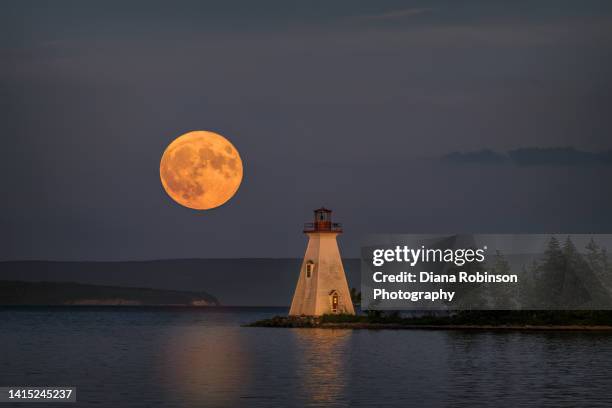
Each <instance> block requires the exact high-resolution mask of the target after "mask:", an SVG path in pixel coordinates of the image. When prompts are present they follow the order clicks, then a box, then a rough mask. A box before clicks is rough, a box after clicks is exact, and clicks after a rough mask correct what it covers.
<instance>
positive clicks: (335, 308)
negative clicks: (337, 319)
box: [332, 291, 338, 313]
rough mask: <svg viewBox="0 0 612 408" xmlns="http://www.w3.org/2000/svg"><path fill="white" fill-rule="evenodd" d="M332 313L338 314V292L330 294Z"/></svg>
mask: <svg viewBox="0 0 612 408" xmlns="http://www.w3.org/2000/svg"><path fill="white" fill-rule="evenodd" d="M332 312H333V313H338V292H336V291H334V293H333V294H332Z"/></svg>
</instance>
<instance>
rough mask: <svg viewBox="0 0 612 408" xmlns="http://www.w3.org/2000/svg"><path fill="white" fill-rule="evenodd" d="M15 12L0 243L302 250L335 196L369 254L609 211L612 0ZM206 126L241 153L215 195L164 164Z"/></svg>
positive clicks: (148, 5) (102, 251) (166, 251)
mask: <svg viewBox="0 0 612 408" xmlns="http://www.w3.org/2000/svg"><path fill="white" fill-rule="evenodd" d="M0 27H2V28H0V30H1V32H2V35H1V36H0V54H1V57H0V89H1V90H2V92H0V102H1V104H2V110H1V111H0V130H1V132H2V156H3V159H2V160H1V161H0V183H1V185H2V200H1V201H0V230H1V231H2V234H1V238H0V260H21V259H53V260H130V259H135V260H141V259H161V258H185V257H188V258H209V257H296V258H297V257H301V256H302V255H303V252H304V248H305V243H306V240H305V238H304V236H303V234H302V232H301V231H302V224H303V223H304V222H309V221H310V219H311V217H312V213H311V210H313V209H315V208H317V207H320V206H321V205H324V206H326V207H329V208H331V209H333V210H334V216H335V221H338V222H342V223H343V224H344V225H345V234H344V235H343V236H342V237H341V238H340V240H339V243H340V246H341V249H342V251H343V254H344V255H345V256H351V257H357V256H358V254H359V243H360V239H361V238H362V237H363V236H364V235H365V234H369V233H387V232H397V233H462V232H475V233H528V232H530V233H552V232H554V233H611V232H612V188H611V186H612V157H611V156H610V155H608V156H606V153H605V152H606V151H608V150H610V149H612V115H611V112H612V76H611V75H610V73H611V72H612V2H609V1H538V2H533V1H531V2H520V1H517V2H508V1H505V2H494V1H469V2H456V1H439V2H435V1H427V2H419V1H413V2H407V1H401V2H400V1H376V2H374V1H334V2H329V1H320V2H314V1H313V2H301V3H299V4H295V3H293V2H285V1H276V2H266V1H260V2H253V1H246V0H245V1H239V2H230V1H228V2H216V3H215V4H212V3H211V4H208V3H206V2H199V1H177V2H173V4H172V5H170V3H168V2H155V1H146V2H144V1H143V2H136V1H131V2H124V1H121V2H119V1H117V2H112V1H105V2H79V1H54V2H35V1H5V2H3V3H2V4H1V5H0ZM197 129H202V130H211V131H214V132H218V133H220V134H222V135H224V136H225V137H227V138H228V139H229V140H230V141H231V142H232V143H233V144H234V145H235V146H236V148H237V149H238V150H239V151H240V154H241V156H242V159H243V162H244V180H243V182H242V186H241V188H240V190H239V191H238V193H237V194H236V196H235V197H234V198H233V199H232V200H230V201H229V202H228V203H227V204H225V205H224V206H222V207H220V208H217V209H215V210H211V211H205V212H198V211H194V210H190V209H188V208H184V207H181V206H179V205H178V204H176V203H175V202H174V201H172V200H171V199H170V198H169V197H168V196H167V195H166V193H165V192H164V190H163V188H162V186H161V183H160V179H159V162H160V158H161V155H162V153H163V151H164V149H165V148H166V146H167V145H168V144H169V143H170V142H171V141H172V140H173V139H174V138H176V137H177V136H179V135H181V134H183V133H185V132H187V131H190V130H197ZM533 147H539V148H542V149H543V150H540V151H535V152H533V151H531V153H530V154H532V156H530V157H532V159H531V160H530V161H529V163H525V162H522V161H516V160H497V159H495V158H494V159H492V160H489V159H486V157H488V156H487V155H486V154H484V155H482V154H481V153H480V151H481V150H483V149H490V150H491V151H492V152H496V153H499V155H500V156H503V155H506V154H508V152H510V157H513V156H512V152H513V151H515V150H516V149H520V148H533ZM561 147H572V148H574V149H576V150H565V151H562V150H554V148H561ZM452 152H464V153H465V152H468V153H469V152H479V153H478V154H474V155H473V156H470V158H469V160H464V161H459V162H458V161H454V160H448V158H447V157H446V155H448V154H449V153H452ZM581 152H591V153H595V154H592V155H589V154H587V153H581ZM600 153H601V154H600ZM555 155H557V156H555ZM484 156H486V157H485V159H482V157H484ZM495 157H497V156H495ZM551 157H552V159H551ZM555 157H558V160H557V159H555Z"/></svg>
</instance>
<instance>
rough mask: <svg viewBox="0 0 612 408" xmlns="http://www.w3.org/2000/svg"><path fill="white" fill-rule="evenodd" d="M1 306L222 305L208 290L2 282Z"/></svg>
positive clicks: (0, 285)
mask: <svg viewBox="0 0 612 408" xmlns="http://www.w3.org/2000/svg"><path fill="white" fill-rule="evenodd" d="M0 305H130V306H147V305H149V306H153V305H155V306H161V305H164V306H218V305H219V302H218V301H217V299H216V298H215V297H214V296H212V295H210V294H208V293H206V292H188V291H177V290H161V289H149V288H125V287H117V286H101V285H87V284H82V283H75V282H22V281H0Z"/></svg>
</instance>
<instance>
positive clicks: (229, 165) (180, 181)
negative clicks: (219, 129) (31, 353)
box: [159, 130, 242, 210]
mask: <svg viewBox="0 0 612 408" xmlns="http://www.w3.org/2000/svg"><path fill="white" fill-rule="evenodd" d="M159 177H160V178H161V182H162V185H163V186H164V190H166V193H168V195H169V196H170V198H172V199H173V200H174V201H176V202H177V203H179V204H181V205H183V206H185V207H188V208H193V209H194V210H209V209H211V208H215V207H219V206H220V205H223V204H224V203H226V202H227V201H228V200H229V199H230V198H232V197H233V196H234V194H236V191H238V187H240V183H241V182H242V159H240V154H238V150H236V148H235V147H234V145H233V144H231V143H230V141H229V140H227V139H226V138H224V137H223V136H221V135H219V134H217V133H213V132H208V131H204V130H197V131H193V132H188V133H185V134H184V135H181V136H179V137H177V138H176V139H174V141H172V143H170V144H169V145H168V147H167V148H166V150H165V151H164V154H163V156H162V158H161V162H160V164H159Z"/></svg>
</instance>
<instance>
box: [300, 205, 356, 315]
mask: <svg viewBox="0 0 612 408" xmlns="http://www.w3.org/2000/svg"><path fill="white" fill-rule="evenodd" d="M331 214H332V212H331V210H328V209H327V208H323V207H322V208H319V209H318V210H315V211H314V222H312V223H307V224H305V225H304V233H305V234H306V235H307V236H308V246H307V247H306V254H305V255H304V260H303V261H302V266H301V268H300V277H299V278H298V282H297V286H296V288H295V293H294V295H293V301H292V302H291V309H290V311H289V315H290V316H301V315H306V316H320V315H323V314H341V313H342V314H351V315H354V314H355V309H354V308H353V302H352V300H351V294H350V292H349V288H348V284H347V282H346V276H345V274H344V267H343V266H342V258H341V257H340V250H339V249H338V243H337V242H336V237H337V236H338V235H339V234H341V233H342V225H340V224H338V223H333V222H332V217H331Z"/></svg>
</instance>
